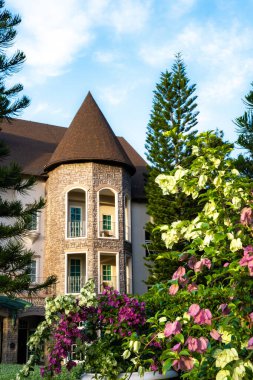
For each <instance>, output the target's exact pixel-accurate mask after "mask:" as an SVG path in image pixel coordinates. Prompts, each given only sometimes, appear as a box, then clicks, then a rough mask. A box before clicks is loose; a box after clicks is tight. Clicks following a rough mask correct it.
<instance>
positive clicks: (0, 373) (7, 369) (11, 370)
mask: <svg viewBox="0 0 253 380" xmlns="http://www.w3.org/2000/svg"><path fill="white" fill-rule="evenodd" d="M21 368H22V365H20V364H0V379H1V380H14V379H15V376H16V374H17V373H18V371H19V370H20V369H21ZM81 373H82V368H81V367H80V366H77V367H75V368H73V370H72V371H71V372H69V371H68V370H67V369H66V368H63V370H62V373H60V374H59V375H55V376H54V379H55V380H76V379H79V378H80V374H81ZM26 379H27V380H41V375H40V369H39V367H38V366H35V368H34V371H33V372H31V373H30V374H29V375H28V377H26Z"/></svg>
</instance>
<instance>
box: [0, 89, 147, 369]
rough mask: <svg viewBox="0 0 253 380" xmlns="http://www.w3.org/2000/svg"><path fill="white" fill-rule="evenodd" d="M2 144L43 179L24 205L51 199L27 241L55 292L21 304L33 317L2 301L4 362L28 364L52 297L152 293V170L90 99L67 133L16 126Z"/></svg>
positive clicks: (39, 276) (0, 354)
mask: <svg viewBox="0 0 253 380" xmlns="http://www.w3.org/2000/svg"><path fill="white" fill-rule="evenodd" d="M1 137H2V138H3V139H4V140H5V141H6V143H7V144H8V145H9V147H10V151H11V156H10V160H15V161H18V162H19V163H20V165H21V166H22V168H23V172H24V175H35V176H36V177H37V184H36V186H35V188H34V189H33V190H32V192H31V193H29V194H28V195H26V196H25V197H24V198H23V199H22V201H23V202H24V204H29V203H31V202H32V201H33V200H35V199H37V198H38V196H43V197H44V198H45V199H46V206H45V208H44V209H43V210H42V212H41V213H40V214H39V215H38V216H37V218H36V220H35V221H34V226H33V228H32V229H31V230H30V231H28V232H27V235H26V237H25V242H26V245H27V247H28V248H31V249H32V250H33V251H34V260H33V263H32V268H31V276H33V277H32V278H33V281H34V282H35V283H39V282H40V281H41V280H43V279H45V278H46V277H48V276H50V275H52V274H54V275H56V276H57V283H56V286H55V287H54V288H51V289H48V290H46V291H43V292H41V293H39V294H37V295H36V296H34V297H31V298H29V299H28V298H26V297H25V296H24V297H23V299H26V300H27V301H29V302H30V303H31V306H30V307H29V308H27V309H24V310H22V305H21V306H16V307H14V308H13V309H10V308H8V306H6V305H3V304H2V305H1V300H0V360H1V361H2V362H7V363H8V362H18V363H22V362H25V360H26V359H27V356H28V351H27V348H26V342H27V339H28V337H29V335H30V334H31V333H32V332H33V331H34V329H35V328H36V326H37V325H38V323H39V322H40V321H41V320H43V315H44V307H43V305H44V300H45V297H46V296H48V295H50V296H54V295H59V294H78V293H79V292H80V289H81V288H82V286H83V285H84V284H85V282H86V281H87V280H88V279H89V278H93V279H94V281H95V284H96V291H97V293H98V294H99V293H101V292H102V291H103V289H104V287H105V286H112V287H113V288H115V289H117V290H119V291H120V292H127V293H133V292H134V293H143V292H144V291H145V290H146V286H145V284H144V280H145V278H146V276H147V273H146V269H145V266H144V260H143V258H144V256H145V249H144V248H143V244H144V243H145V231H144V226H145V224H146V222H147V220H148V218H147V215H146V212H145V195H144V176H143V173H144V172H145V167H146V163H145V161H144V160H143V159H142V158H141V157H140V156H139V155H138V153H137V152H136V151H135V150H134V149H133V147H131V146H130V144H128V143H127V141H126V140H124V139H123V138H122V137H120V138H118V137H116V136H115V135H114V133H113V131H112V129H111V127H110V126H109V124H108V122H107V120H106V119H105V117H104V115H103V114H102V112H101V110H100V109H99V107H98V105H97V104H96V102H95V100H94V99H93V97H92V95H91V94H90V93H89V94H88V95H87V97H86V98H85V100H84V102H83V104H82V105H81V107H80V109H79V110H78V112H77V114H76V115H75V117H74V118H73V121H72V123H71V124H70V126H69V128H67V129H66V128H62V127H56V126H51V125H47V124H41V123H34V122H28V121H24V120H18V119H16V120H14V121H13V123H12V124H11V125H7V124H6V125H5V124H3V125H2V132H1V136H0V138H1ZM18 142H20V144H21V145H22V149H23V151H22V149H20V146H19V147H18V148H17V143H18ZM8 196H10V195H8V194H7V197H8ZM20 302H21V301H20Z"/></svg>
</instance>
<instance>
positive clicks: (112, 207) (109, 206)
mask: <svg viewBox="0 0 253 380" xmlns="http://www.w3.org/2000/svg"><path fill="white" fill-rule="evenodd" d="M98 203H99V206H98V207H99V212H98V215H99V237H103V238H117V237H118V218H117V194H116V193H114V191H112V190H111V189H102V190H100V191H99V202H98Z"/></svg>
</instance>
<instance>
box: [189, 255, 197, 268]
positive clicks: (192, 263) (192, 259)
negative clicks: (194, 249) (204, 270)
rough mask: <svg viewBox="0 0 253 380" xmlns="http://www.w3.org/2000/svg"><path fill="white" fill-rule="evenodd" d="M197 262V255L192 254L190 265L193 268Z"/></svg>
mask: <svg viewBox="0 0 253 380" xmlns="http://www.w3.org/2000/svg"><path fill="white" fill-rule="evenodd" d="M196 262H197V259H196V257H195V256H191V257H190V259H189V261H188V263H187V264H188V267H189V268H191V269H193V268H194V265H195V264H196Z"/></svg>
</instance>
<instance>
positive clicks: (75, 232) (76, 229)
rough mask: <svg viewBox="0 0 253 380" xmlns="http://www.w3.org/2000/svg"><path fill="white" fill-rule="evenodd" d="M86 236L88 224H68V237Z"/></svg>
mask: <svg viewBox="0 0 253 380" xmlns="http://www.w3.org/2000/svg"><path fill="white" fill-rule="evenodd" d="M84 236H86V223H85V222H84V221H83V222H68V237H70V238H77V237H84Z"/></svg>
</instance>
